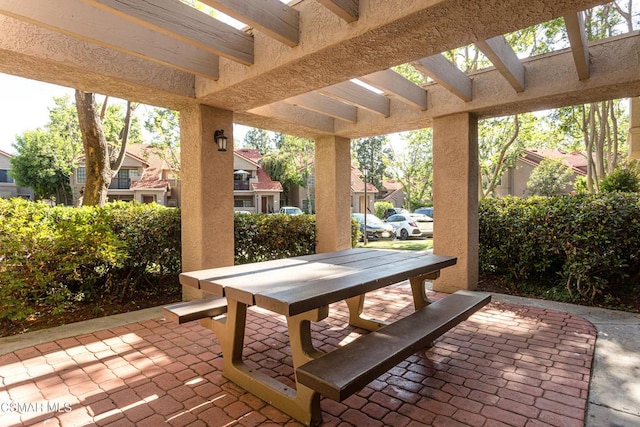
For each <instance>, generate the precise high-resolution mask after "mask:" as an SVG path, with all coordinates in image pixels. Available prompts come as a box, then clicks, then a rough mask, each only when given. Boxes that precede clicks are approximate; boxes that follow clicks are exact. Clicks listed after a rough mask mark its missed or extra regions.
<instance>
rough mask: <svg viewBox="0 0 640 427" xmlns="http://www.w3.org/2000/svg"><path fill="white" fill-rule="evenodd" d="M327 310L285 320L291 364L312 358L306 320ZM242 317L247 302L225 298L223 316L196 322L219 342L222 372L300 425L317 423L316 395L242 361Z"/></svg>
mask: <svg viewBox="0 0 640 427" xmlns="http://www.w3.org/2000/svg"><path fill="white" fill-rule="evenodd" d="M328 313H329V310H328V307H323V308H322V309H317V310H313V311H311V312H308V313H304V314H301V315H298V316H294V317H295V319H293V320H292V323H289V320H288V323H289V326H290V327H291V325H294V327H295V328H296V331H297V332H296V333H294V334H292V335H295V336H296V337H295V338H293V339H292V340H291V346H292V353H293V358H294V366H299V365H300V364H302V363H304V362H302V363H301V360H306V361H308V360H310V359H309V357H311V358H312V357H313V355H314V353H315V352H316V350H315V349H314V348H313V346H312V345H311V329H310V321H314V320H313V319H318V320H322V319H324V318H326V317H327V315H328ZM246 320H247V305H246V304H242V303H239V302H237V301H234V300H231V299H229V300H228V310H227V314H226V316H219V317H214V318H208V319H202V320H201V321H200V324H201V325H202V326H204V327H206V328H209V329H211V330H212V331H213V332H214V333H215V334H216V336H217V338H218V341H220V346H221V347H222V356H223V357H222V373H223V375H224V376H225V377H226V378H228V379H229V380H231V381H233V382H234V383H236V384H237V385H239V386H240V387H242V388H243V389H245V390H247V391H248V392H249V393H252V394H254V395H256V396H258V397H259V398H260V399H262V400H264V401H265V402H267V403H269V404H271V405H273V406H275V407H276V408H278V409H280V410H281V411H282V412H285V413H286V414H288V415H290V416H291V417H293V418H295V419H296V420H298V421H299V422H301V423H302V424H304V425H307V426H317V425H320V424H321V423H322V411H321V409H320V394H318V393H317V392H316V391H315V390H312V389H310V388H308V387H306V386H304V385H302V384H298V383H297V382H296V387H295V388H293V387H290V386H288V385H286V384H284V383H282V382H280V381H278V380H276V379H275V378H271V377H269V376H267V375H265V374H263V373H261V372H259V371H256V370H254V369H253V368H251V367H249V366H247V365H246V364H245V363H244V361H243V360H242V348H243V342H244V334H245V326H246ZM290 331H291V329H290ZM294 342H295V348H294ZM318 353H319V352H318Z"/></svg>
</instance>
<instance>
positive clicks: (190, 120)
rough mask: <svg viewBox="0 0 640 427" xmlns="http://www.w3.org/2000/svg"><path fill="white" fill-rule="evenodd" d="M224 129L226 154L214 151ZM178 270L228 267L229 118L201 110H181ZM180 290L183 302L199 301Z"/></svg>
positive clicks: (198, 294)
mask: <svg viewBox="0 0 640 427" xmlns="http://www.w3.org/2000/svg"><path fill="white" fill-rule="evenodd" d="M217 129H223V130H224V134H225V136H226V137H227V138H228V144H227V151H218V145H217V144H216V143H215V141H214V139H213V134H214V132H215V130H217ZM180 141H181V144H180V148H181V150H180V163H181V180H182V204H181V209H182V271H193V270H201V269H205V268H213V267H223V266H228V265H233V258H234V236H233V113H232V112H231V111H226V110H220V109H216V108H212V107H209V106H206V105H194V106H191V107H188V108H186V109H184V110H181V111H180ZM203 296H204V295H202V293H201V292H200V291H198V290H195V289H191V288H184V287H183V290H182V297H183V300H191V299H196V298H202V297H203Z"/></svg>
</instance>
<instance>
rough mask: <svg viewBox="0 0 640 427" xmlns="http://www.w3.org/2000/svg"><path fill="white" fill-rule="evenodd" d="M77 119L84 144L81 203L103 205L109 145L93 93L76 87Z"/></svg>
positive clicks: (105, 194) (105, 191) (109, 170)
mask: <svg viewBox="0 0 640 427" xmlns="http://www.w3.org/2000/svg"><path fill="white" fill-rule="evenodd" d="M75 97H76V108H77V110H78V122H79V124H80V131H81V132H82V143H83V145H84V155H85V168H86V177H87V180H86V183H85V186H84V192H83V195H82V205H83V206H103V205H104V204H106V203H107V191H108V189H109V184H110V183H111V177H112V174H111V173H112V172H111V167H110V163H109V147H108V146H107V140H106V139H105V137H104V132H103V131H102V124H101V122H100V118H99V116H98V112H97V110H96V106H95V95H94V94H93V93H87V92H82V91H80V90H77V89H76V92H75Z"/></svg>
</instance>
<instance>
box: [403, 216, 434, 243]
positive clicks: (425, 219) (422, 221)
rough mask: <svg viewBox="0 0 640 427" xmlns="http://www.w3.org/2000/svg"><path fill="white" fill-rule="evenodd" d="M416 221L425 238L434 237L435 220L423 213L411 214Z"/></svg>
mask: <svg viewBox="0 0 640 427" xmlns="http://www.w3.org/2000/svg"><path fill="white" fill-rule="evenodd" d="M409 216H411V218H413V219H414V221H415V222H416V224H418V228H419V229H420V231H422V235H423V236H424V237H433V218H431V217H430V216H428V215H425V214H422V213H415V212H414V213H412V214H409Z"/></svg>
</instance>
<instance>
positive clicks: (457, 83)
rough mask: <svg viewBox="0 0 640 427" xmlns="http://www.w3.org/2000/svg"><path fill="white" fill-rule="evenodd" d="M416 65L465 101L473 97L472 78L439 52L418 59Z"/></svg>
mask: <svg viewBox="0 0 640 427" xmlns="http://www.w3.org/2000/svg"><path fill="white" fill-rule="evenodd" d="M414 66H415V67H417V68H419V69H421V70H422V71H424V72H425V74H427V75H428V76H429V77H431V78H432V79H433V80H435V81H436V82H437V83H439V84H440V85H442V86H443V87H445V88H447V90H449V91H450V92H451V93H453V94H454V95H456V96H457V97H458V98H460V99H462V100H463V101H466V102H469V101H471V100H472V99H473V96H472V89H473V82H472V80H471V79H470V78H469V77H468V76H467V75H466V74H465V73H463V72H462V71H460V69H459V68H458V67H456V66H455V65H454V64H452V63H451V62H450V61H449V60H448V59H447V58H445V57H444V56H443V55H441V54H438V55H433V56H429V57H428V58H422V59H418V60H417V61H416V62H415V63H414Z"/></svg>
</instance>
